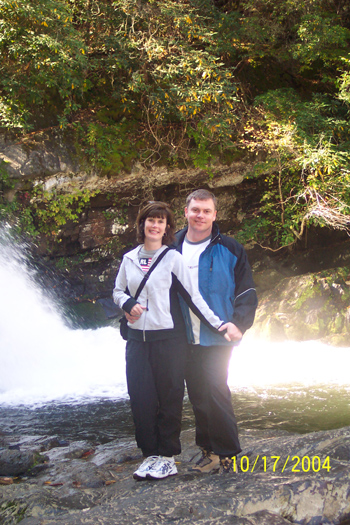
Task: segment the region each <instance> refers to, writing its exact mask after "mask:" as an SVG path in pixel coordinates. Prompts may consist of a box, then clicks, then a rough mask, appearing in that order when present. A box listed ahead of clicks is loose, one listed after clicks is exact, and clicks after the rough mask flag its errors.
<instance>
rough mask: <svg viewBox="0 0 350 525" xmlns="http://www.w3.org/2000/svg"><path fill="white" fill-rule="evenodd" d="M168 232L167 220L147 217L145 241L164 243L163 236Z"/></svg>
mask: <svg viewBox="0 0 350 525" xmlns="http://www.w3.org/2000/svg"><path fill="white" fill-rule="evenodd" d="M166 230H167V221H166V218H165V217H164V218H162V217H147V219H146V220H145V225H144V233H145V240H147V241H148V242H153V243H155V242H156V243H159V241H160V243H161V242H162V238H163V235H164V234H165V232H166Z"/></svg>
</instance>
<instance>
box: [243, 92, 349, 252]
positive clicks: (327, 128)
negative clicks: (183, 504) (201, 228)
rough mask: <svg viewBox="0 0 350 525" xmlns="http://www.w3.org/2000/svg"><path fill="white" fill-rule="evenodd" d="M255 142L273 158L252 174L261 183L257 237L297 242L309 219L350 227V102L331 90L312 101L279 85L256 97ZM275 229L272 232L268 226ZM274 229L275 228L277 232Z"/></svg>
mask: <svg viewBox="0 0 350 525" xmlns="http://www.w3.org/2000/svg"><path fill="white" fill-rule="evenodd" d="M256 105H257V110H256V112H255V113H254V117H253V118H254V122H253V121H252V120H251V121H249V122H248V123H247V129H249V131H250V133H251V134H253V135H254V141H253V140H251V141H250V143H249V147H250V149H251V150H252V151H254V150H255V151H257V150H259V149H260V148H261V147H262V144H263V147H264V149H265V150H266V151H267V152H268V156H267V159H266V160H265V161H263V162H259V163H257V164H256V165H255V169H254V170H253V171H252V173H251V174H250V176H251V177H253V178H258V179H259V181H260V184H261V191H262V195H263V196H262V199H261V206H260V213H261V214H262V217H263V218H264V220H263V221H262V220H259V221H258V220H257V219H254V220H253V221H251V222H249V223H247V226H246V229H245V231H244V232H242V235H243V236H247V234H248V233H249V232H251V229H252V225H254V226H255V228H256V229H255V232H254V236H255V239H257V240H258V241H260V242H262V241H263V240H264V239H265V241H266V239H267V238H269V239H270V241H271V242H272V244H273V245H274V246H281V245H282V246H283V245H288V244H292V243H294V242H295V241H296V240H297V239H300V238H301V237H302V234H303V232H304V229H305V227H306V226H307V225H308V224H315V225H319V226H327V227H331V228H334V229H344V230H348V228H349V225H350V185H349V184H350V151H349V136H350V127H349V123H348V119H347V108H346V107H344V105H342V104H340V103H339V102H337V101H334V100H332V99H331V98H330V97H328V96H325V95H320V94H318V95H315V96H314V97H313V98H312V100H311V101H305V100H302V99H301V98H299V97H298V96H297V95H296V94H295V92H294V91H293V90H286V89H283V90H275V91H273V92H268V93H266V94H265V95H262V96H260V97H258V98H257V99H256ZM267 229H268V230H269V231H270V234H269V235H268V236H267V231H266V230H267ZM272 232H274V233H272Z"/></svg>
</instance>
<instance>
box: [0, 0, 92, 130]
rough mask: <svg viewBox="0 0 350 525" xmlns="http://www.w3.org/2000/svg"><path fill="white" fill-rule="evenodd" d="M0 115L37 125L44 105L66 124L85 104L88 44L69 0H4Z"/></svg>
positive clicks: (9, 121)
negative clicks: (74, 23) (36, 119)
mask: <svg viewBox="0 0 350 525" xmlns="http://www.w3.org/2000/svg"><path fill="white" fill-rule="evenodd" d="M0 53H1V55H0V73H1V75H0V78H1V80H0V119H1V122H2V125H3V126H6V127H7V128H8V127H15V128H18V127H23V128H25V129H27V128H28V127H30V126H32V125H33V118H35V116H36V115H37V114H40V112H41V111H43V110H46V111H47V110H48V109H50V104H51V108H52V109H51V110H53V111H55V112H56V114H57V118H58V120H59V121H60V122H61V125H64V124H65V123H66V122H67V119H68V118H69V117H70V116H71V114H72V113H73V112H74V111H76V110H77V109H79V107H80V101H81V100H82V97H83V93H84V91H85V90H86V89H87V81H86V67H87V48H86V45H85V43H84V41H83V40H82V38H81V37H80V35H79V33H78V32H77V31H76V30H75V28H74V26H73V24H72V13H71V9H70V7H69V4H68V5H67V3H66V2H64V1H62V0H61V1H53V0H32V1H31V2H28V1H26V0H13V1H11V0H0Z"/></svg>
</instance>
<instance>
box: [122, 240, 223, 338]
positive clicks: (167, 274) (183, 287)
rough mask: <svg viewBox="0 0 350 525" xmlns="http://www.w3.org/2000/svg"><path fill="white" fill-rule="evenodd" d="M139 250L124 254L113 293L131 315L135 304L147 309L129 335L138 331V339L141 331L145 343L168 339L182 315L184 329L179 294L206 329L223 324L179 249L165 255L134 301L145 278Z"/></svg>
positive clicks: (138, 248)
mask: <svg viewBox="0 0 350 525" xmlns="http://www.w3.org/2000/svg"><path fill="white" fill-rule="evenodd" d="M140 248H141V245H140V246H138V247H137V248H135V249H133V250H131V251H130V252H128V253H126V254H125V255H124V257H123V260H122V263H121V266H120V269H119V272H118V275H117V277H116V281H115V288H114V290H113V299H114V301H115V303H116V304H117V305H118V306H119V307H120V308H122V309H123V310H125V311H126V312H128V313H130V311H131V309H132V307H133V306H134V305H135V304H136V302H137V303H139V304H141V305H142V306H145V307H146V309H145V310H144V312H143V314H142V315H141V317H140V318H139V319H138V320H137V321H135V322H134V323H133V324H129V328H130V329H132V330H129V332H131V333H132V332H134V330H137V331H138V332H139V334H134V335H135V336H136V335H137V339H139V338H140V332H142V334H143V335H142V339H143V340H144V341H147V340H152V339H155V338H156V339H159V338H160V337H162V336H163V337H167V336H168V335H170V334H169V333H168V332H169V331H170V332H172V331H174V330H175V331H176V330H177V327H178V326H179V324H181V323H179V322H178V318H179V316H180V317H181V322H182V326H183V327H184V321H183V318H182V315H181V307H180V303H179V300H178V294H180V295H181V297H182V298H183V299H184V301H185V302H186V304H187V305H188V306H189V308H191V310H192V311H193V312H194V314H195V315H197V316H198V317H199V318H200V319H201V321H202V322H203V323H204V324H205V325H206V326H208V327H209V328H211V329H213V330H215V331H216V332H217V329H218V328H219V327H220V326H221V325H222V324H223V321H222V320H221V319H219V317H217V316H216V315H215V314H214V313H213V312H212V310H210V308H209V306H208V305H207V303H206V302H205V301H204V299H203V297H202V296H201V294H200V293H199V292H198V290H196V289H195V288H194V287H193V285H192V282H191V278H190V274H189V270H188V268H187V267H186V264H185V262H184V260H183V258H182V255H181V254H180V253H178V252H177V251H176V250H169V251H168V253H166V254H165V256H164V257H163V259H162V260H161V261H160V262H159V264H158V265H157V267H156V268H155V269H154V271H152V273H151V274H150V277H149V279H148V280H147V282H146V284H145V286H144V288H143V289H142V291H141V293H140V295H139V297H138V299H137V301H135V300H134V298H133V297H134V295H135V293H136V291H137V288H138V286H139V284H140V283H141V281H142V279H143V277H144V276H145V273H144V271H143V269H142V267H141V265H140V263H139V255H138V254H139V251H140ZM166 248H167V247H166V246H162V247H161V248H160V249H159V250H158V251H157V252H156V253H155V255H154V257H153V259H152V263H151V266H152V265H153V264H154V263H155V261H156V259H157V257H158V256H159V254H160V253H161V252H162V251H163V250H165V249H166ZM164 331H165V332H164ZM174 335H175V334H174ZM155 336H156V337H155Z"/></svg>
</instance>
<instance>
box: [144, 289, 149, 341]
mask: <svg viewBox="0 0 350 525" xmlns="http://www.w3.org/2000/svg"><path fill="white" fill-rule="evenodd" d="M147 312H148V297H147V301H146V310H145V311H144V316H145V320H144V323H143V342H144V343H145V342H146V318H147Z"/></svg>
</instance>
